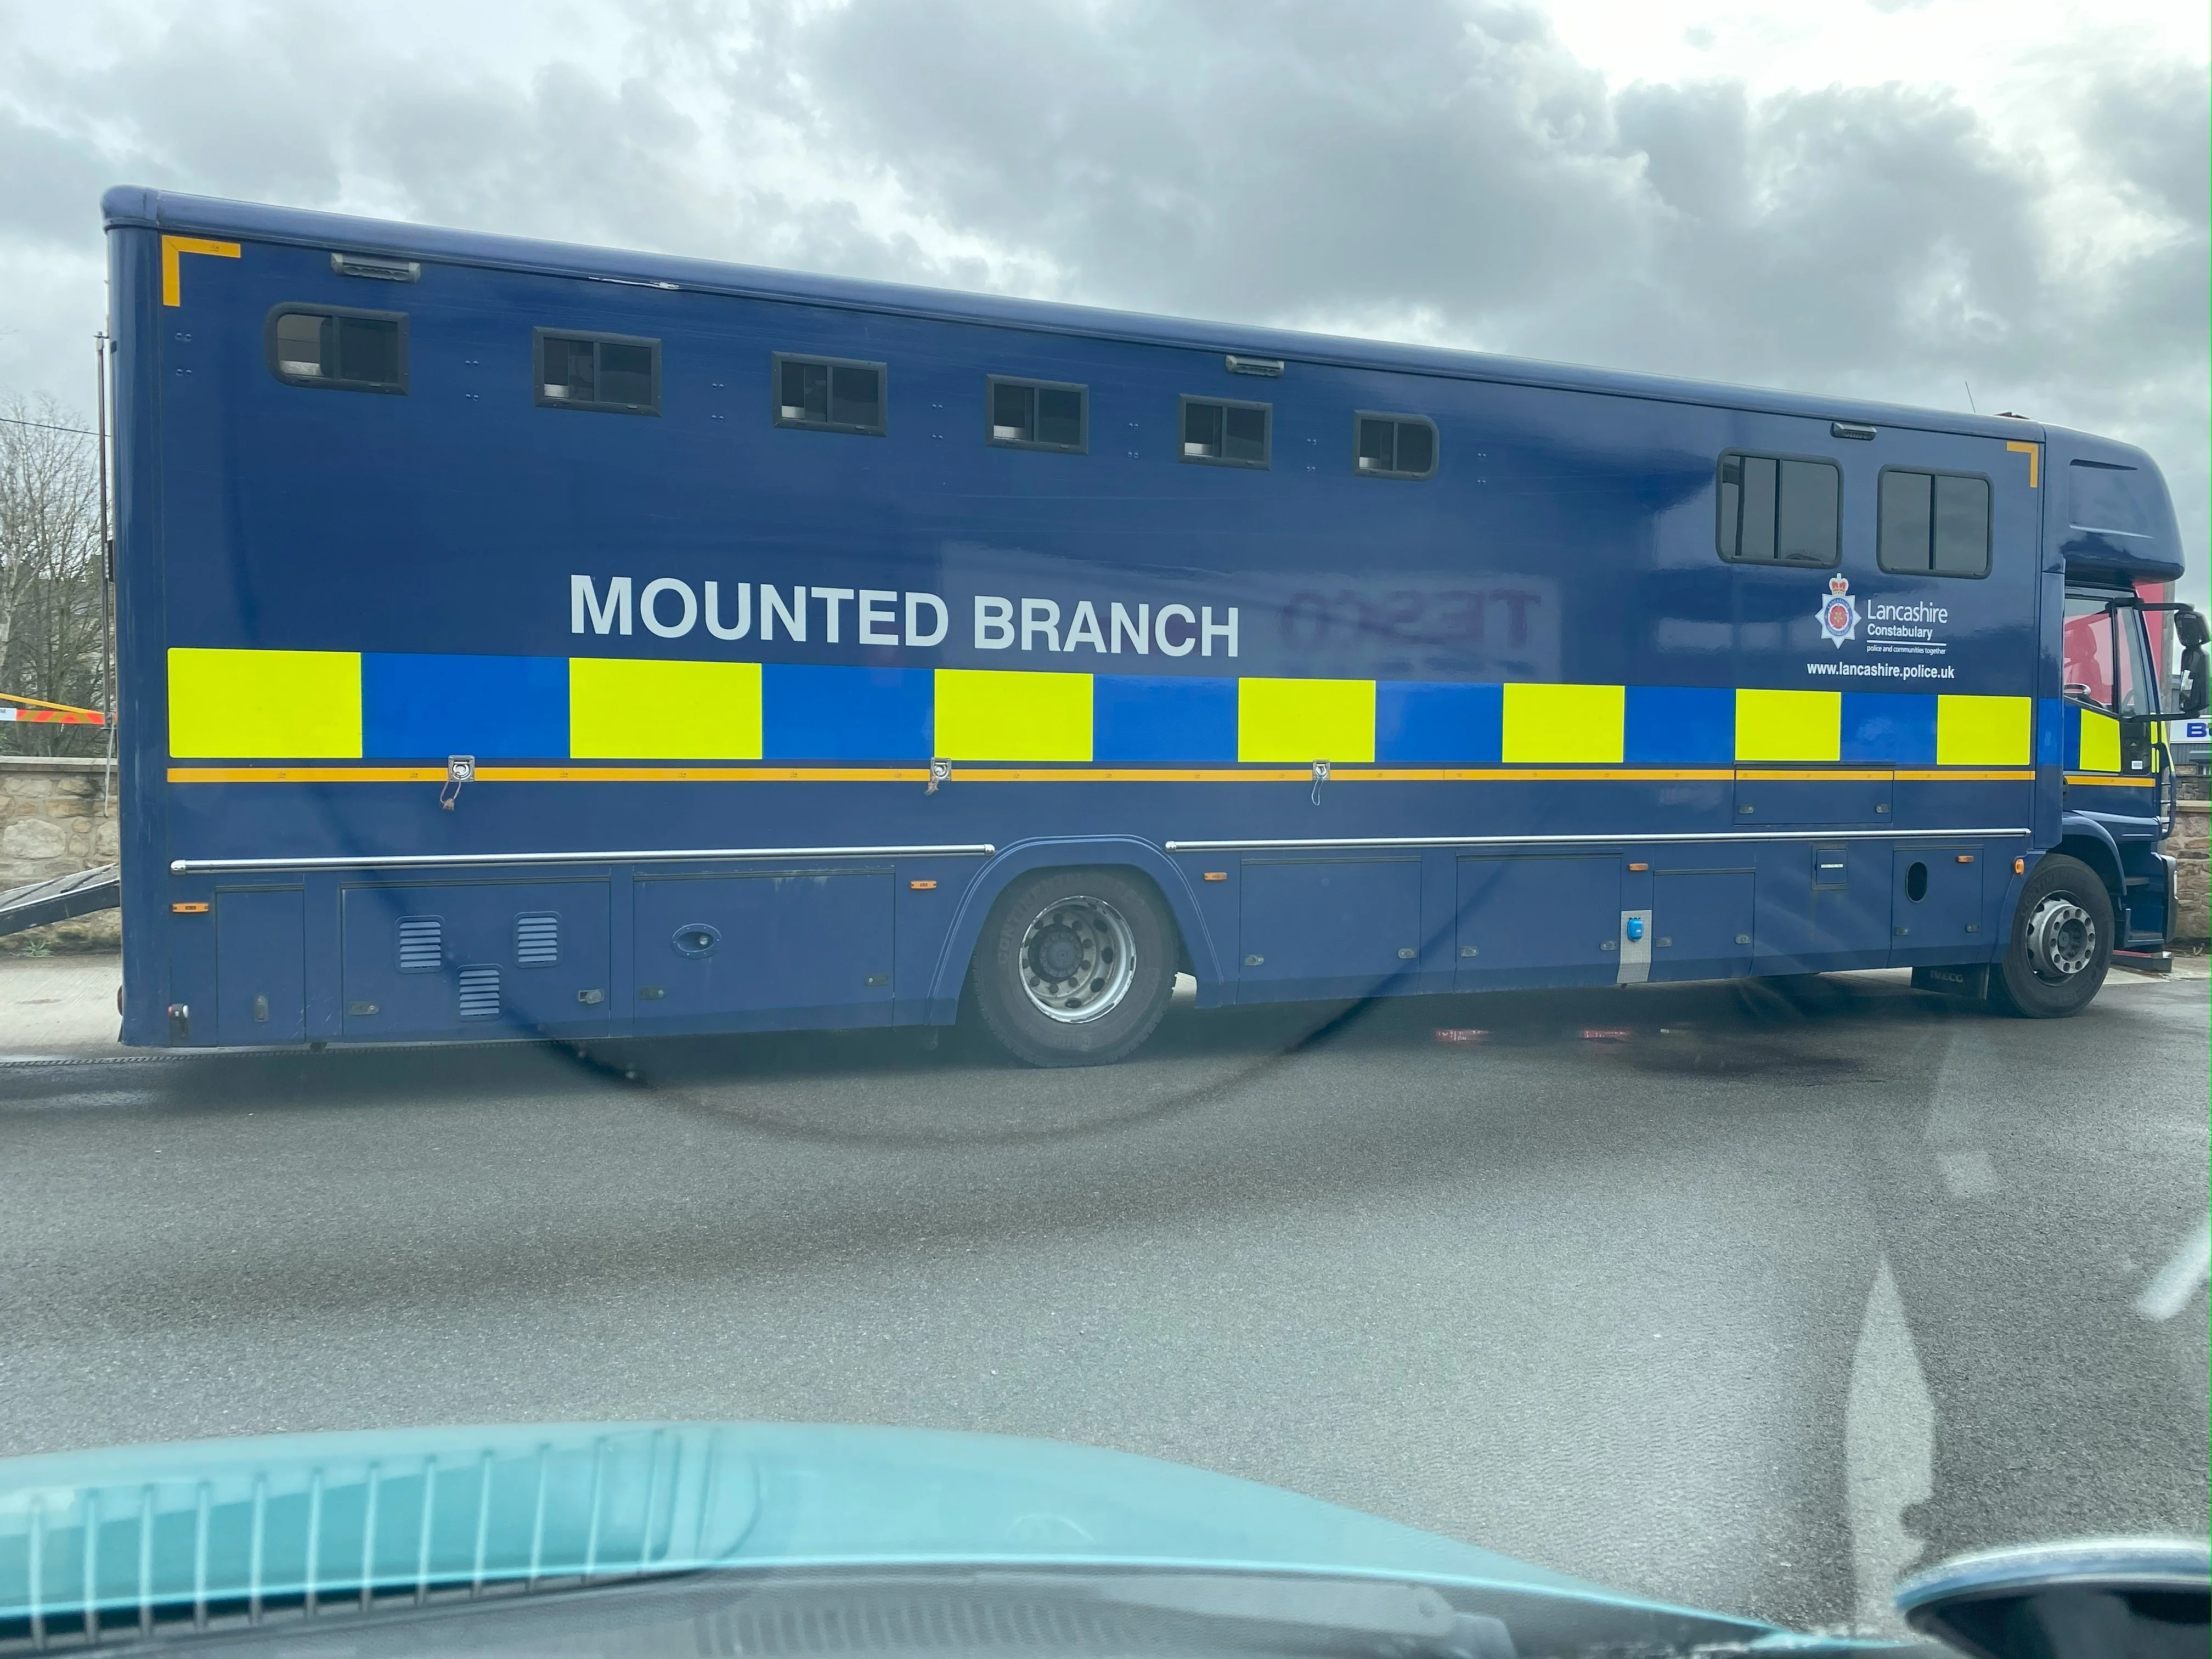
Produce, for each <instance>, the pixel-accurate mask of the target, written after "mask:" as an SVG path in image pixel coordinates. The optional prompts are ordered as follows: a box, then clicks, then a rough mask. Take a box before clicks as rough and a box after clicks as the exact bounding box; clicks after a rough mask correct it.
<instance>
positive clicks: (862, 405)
mask: <svg viewBox="0 0 2212 1659" xmlns="http://www.w3.org/2000/svg"><path fill="white" fill-rule="evenodd" d="M770 372H771V374H772V377H773V380H774V387H775V423H776V424H777V425H778V426H799V427H807V428H811V429H812V430H814V431H817V432H857V433H860V434H861V435H863V436H866V437H872V438H880V437H882V436H883V435H884V404H885V401H886V399H885V398H884V380H885V377H886V371H885V369H884V365H883V364H881V363H860V362H848V361H847V360H845V359H842V358H837V357H793V356H787V355H786V354H785V353H783V352H781V351H779V352H777V353H776V354H775V359H774V361H773V364H772V367H771V371H770Z"/></svg>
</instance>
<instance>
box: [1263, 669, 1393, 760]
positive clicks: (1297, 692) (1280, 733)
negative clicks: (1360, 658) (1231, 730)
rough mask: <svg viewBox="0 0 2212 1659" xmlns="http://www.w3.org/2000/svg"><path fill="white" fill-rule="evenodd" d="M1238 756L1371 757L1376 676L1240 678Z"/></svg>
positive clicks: (1329, 758) (1279, 758)
mask: <svg viewBox="0 0 2212 1659" xmlns="http://www.w3.org/2000/svg"><path fill="white" fill-rule="evenodd" d="M1374 758H1375V682H1374V681H1372V680H1239V681H1237V759H1238V760H1241V761H1296V762H1298V763H1301V764H1303V763H1306V762H1309V761H1317V760H1325V761H1329V762H1332V763H1334V762H1336V761H1371V760H1373V759H1374Z"/></svg>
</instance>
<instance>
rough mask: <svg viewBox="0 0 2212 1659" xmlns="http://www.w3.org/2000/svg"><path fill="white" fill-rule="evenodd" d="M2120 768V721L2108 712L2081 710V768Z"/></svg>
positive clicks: (2116, 769)
mask: <svg viewBox="0 0 2212 1659" xmlns="http://www.w3.org/2000/svg"><path fill="white" fill-rule="evenodd" d="M2119 769H2120V723H2119V722H2118V720H2114V719H2113V718H2112V716H2111V715H2109V714H2091V713H2090V712H2089V711H2088V710H2087V709H2086V708H2084V709H2083V710H2082V711H2081V770H2083V771H2084V772H2117V771H2118V770H2119Z"/></svg>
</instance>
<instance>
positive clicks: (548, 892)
mask: <svg viewBox="0 0 2212 1659" xmlns="http://www.w3.org/2000/svg"><path fill="white" fill-rule="evenodd" d="M339 914H340V918H341V921H342V923H343V928H344V945H343V963H344V967H343V972H344V987H345V1035H346V1036H347V1037H348V1038H349V1039H351V1040H356V1041H374V1040H375V1039H377V1038H379V1037H403V1038H413V1039H421V1038H425V1037H495V1036H522V1035H529V1036H535V1035H537V1034H538V1033H539V1032H550V1033H556V1034H559V1035H563V1036H594V1035H598V1034H599V1033H602V1032H604V1031H605V1029H606V1018H607V1015H608V1013H609V1012H610V1008H611V989H612V987H611V983H610V981H609V979H608V969H609V965H610V956H609V950H608V923H607V916H608V888H607V884H606V883H605V882H604V881H599V880H581V881H487V882H450V883H447V882H422V883H410V884H406V885H404V886H401V885H391V886H386V885H384V884H380V883H379V884H363V885H361V886H356V887H349V888H347V889H346V890H345V891H344V893H343V896H342V897H341V899H340V901H339Z"/></svg>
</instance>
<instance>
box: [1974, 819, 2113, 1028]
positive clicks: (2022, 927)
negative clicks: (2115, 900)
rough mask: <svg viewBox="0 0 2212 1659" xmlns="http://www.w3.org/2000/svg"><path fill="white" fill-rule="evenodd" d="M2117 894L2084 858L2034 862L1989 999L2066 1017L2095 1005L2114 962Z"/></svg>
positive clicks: (2009, 1008) (2034, 1013)
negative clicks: (2107, 886) (2091, 1003)
mask: <svg viewBox="0 0 2212 1659" xmlns="http://www.w3.org/2000/svg"><path fill="white" fill-rule="evenodd" d="M2113 938H2114V933H2113V921H2112V896H2111V895H2110V894H2108V893H2107V892H2106V890H2105V884H2104V880H2103V878H2100V876H2099V875H2098V874H2097V872H2095V871H2094V870H2092V869H2091V868H2090V867H2089V866H2087V865H2086V864H2084V863H2082V862H2081V860H2079V859H2069V858H2068V857H2066V856H2065V855H2064V854H2051V856H2049V857H2047V858H2045V859H2044V860H2043V861H2042V862H2041V863H2039V864H2038V865H2037V866H2035V869H2034V872H2033V873H2032V874H2031V875H2030V876H2029V877H2028V878H2027V885H2026V886H2025V887H2023V888H2022V889H2021V894H2020V908H2018V909H2017V910H2015V912H2014V913H2013V919H2012V943H2011V944H2010V945H2007V946H2006V947H2005V953H2004V958H2003V960H2002V961H2001V962H1999V963H1997V964H1996V969H1994V970H1993V971H1992V972H1991V973H1990V1003H1991V1004H1992V1005H1993V1006H1996V1008H1998V1009H2000V1010H2002V1012H2006V1013H2010V1014H2018V1015H2020V1016H2021V1017H2022V1018H2027V1019H2060V1018H2064V1017H2065V1016H2066V1015H2068V1014H2078V1013H2080V1012H2081V1010H2082V1009H2084V1008H2086V1007H2087V1006H2089V1000H2090V999H2091V998H2092V997H2093V996H2095V995H2096V994H2097V992H2098V991H2099V989H2100V987H2102V986H2103V985H2104V983H2105V974H2106V970H2107V969H2110V968H2111V967H2112V940H2113Z"/></svg>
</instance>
